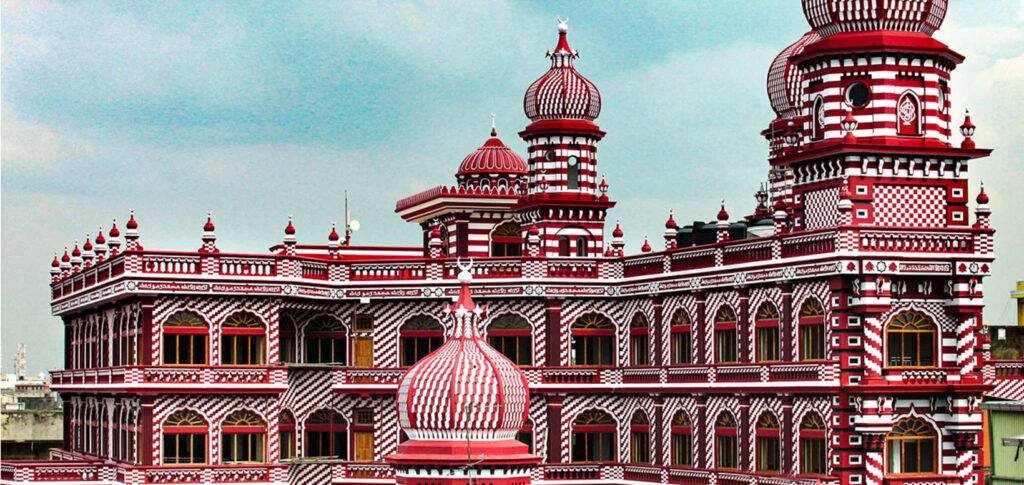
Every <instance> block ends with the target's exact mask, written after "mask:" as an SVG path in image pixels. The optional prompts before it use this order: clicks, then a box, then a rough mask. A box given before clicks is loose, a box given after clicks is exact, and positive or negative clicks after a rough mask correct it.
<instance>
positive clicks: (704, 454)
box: [692, 395, 714, 468]
mask: <svg viewBox="0 0 1024 485" xmlns="http://www.w3.org/2000/svg"><path fill="white" fill-rule="evenodd" d="M692 429H693V431H692V433H693V451H694V452H693V455H694V456H693V466H694V468H713V467H714V463H711V460H712V459H713V457H714V454H713V453H711V450H709V449H708V447H707V446H706V445H707V434H708V398H707V397H706V396H703V395H699V396H697V418H696V420H694V422H693V428H692ZM712 446H713V445H712Z"/></svg>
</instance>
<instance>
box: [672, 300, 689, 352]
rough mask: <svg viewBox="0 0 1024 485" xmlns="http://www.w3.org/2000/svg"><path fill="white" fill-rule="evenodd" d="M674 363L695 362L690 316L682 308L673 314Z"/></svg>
mask: <svg viewBox="0 0 1024 485" xmlns="http://www.w3.org/2000/svg"><path fill="white" fill-rule="evenodd" d="M671 332H672V334H671V335H672V342H671V346H672V352H671V354H672V355H671V357H672V363H673V364H692V363H693V339H692V337H691V335H692V334H691V333H690V316H689V315H687V314H686V310H683V309H682V308H680V309H678V310H676V312H675V313H673V314H672V329H671Z"/></svg>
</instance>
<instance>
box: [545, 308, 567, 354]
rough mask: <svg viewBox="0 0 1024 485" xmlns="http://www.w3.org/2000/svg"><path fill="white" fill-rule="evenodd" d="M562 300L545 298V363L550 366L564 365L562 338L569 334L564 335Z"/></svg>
mask: <svg viewBox="0 0 1024 485" xmlns="http://www.w3.org/2000/svg"><path fill="white" fill-rule="evenodd" d="M562 302H563V300H560V299H556V298H548V299H547V300H544V334H545V337H546V342H547V344H546V348H545V349H544V354H545V355H544V365H546V366H548V367H559V366H562V365H564V364H563V363H562V359H561V353H562V339H563V338H568V336H564V335H562Z"/></svg>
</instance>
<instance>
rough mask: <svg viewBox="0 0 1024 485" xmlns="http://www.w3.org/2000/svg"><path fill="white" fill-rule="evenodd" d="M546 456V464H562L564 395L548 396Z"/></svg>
mask: <svg viewBox="0 0 1024 485" xmlns="http://www.w3.org/2000/svg"><path fill="white" fill-rule="evenodd" d="M545 398H546V399H547V402H548V456H547V463H561V462H562V401H563V400H564V399H565V395H564V394H548V395H546V396H545Z"/></svg>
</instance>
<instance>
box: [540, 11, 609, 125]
mask: <svg viewBox="0 0 1024 485" xmlns="http://www.w3.org/2000/svg"><path fill="white" fill-rule="evenodd" d="M568 32H569V26H568V24H566V21H564V20H561V19H559V21H558V44H557V45H556V46H555V48H554V50H550V51H548V54H547V55H548V57H550V58H551V69H549V70H548V72H546V73H544V75H543V76H541V77H539V78H537V80H536V81H534V82H533V84H530V87H529V88H527V89H526V95H525V96H524V98H523V109H524V110H525V111H526V116H527V118H530V120H531V121H537V120H545V119H583V120H587V121H594V120H595V119H597V116H598V115H600V114H601V92H600V91H598V90H597V86H596V85H594V83H592V82H590V80H589V79H587V78H585V77H583V75H582V74H580V73H579V72H578V71H576V68H575V67H573V65H572V61H573V59H576V58H577V57H579V53H578V52H576V51H575V50H573V48H572V47H569V39H568V37H567V35H568Z"/></svg>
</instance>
